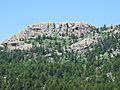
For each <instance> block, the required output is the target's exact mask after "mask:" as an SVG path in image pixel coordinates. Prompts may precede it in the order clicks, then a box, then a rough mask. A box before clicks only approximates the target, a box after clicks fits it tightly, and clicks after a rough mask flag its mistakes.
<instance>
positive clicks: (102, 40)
mask: <svg viewBox="0 0 120 90" xmlns="http://www.w3.org/2000/svg"><path fill="white" fill-rule="evenodd" d="M89 27H90V28H89ZM89 27H87V29H84V30H88V28H89V30H88V31H87V32H85V33H83V34H81V35H79V34H76V33H75V32H79V29H78V28H75V29H72V30H71V31H72V32H69V30H68V31H65V30H63V31H65V33H62V34H58V32H57V33H52V34H51V35H48V33H47V34H46V33H43V34H39V35H37V36H36V37H34V38H24V39H22V40H20V42H18V41H17V43H16V42H15V41H14V42H13V39H12V40H11V41H12V43H11V41H10V40H8V41H7V42H4V43H3V44H2V45H1V46H0V90H120V25H115V26H110V27H106V25H104V26H103V27H100V28H95V27H94V28H93V27H92V26H89ZM32 29H33V28H32ZM34 30H39V28H37V29H36V28H34ZM59 30H60V29H59ZM53 32H54V31H53ZM73 32H74V33H73ZM21 42H22V43H23V42H24V44H21ZM28 44H29V45H31V46H32V47H30V48H27V49H26V48H23V47H22V48H20V47H19V46H20V45H21V46H22V45H28ZM10 45H11V46H10ZM10 47H11V48H12V49H11V48H10Z"/></svg>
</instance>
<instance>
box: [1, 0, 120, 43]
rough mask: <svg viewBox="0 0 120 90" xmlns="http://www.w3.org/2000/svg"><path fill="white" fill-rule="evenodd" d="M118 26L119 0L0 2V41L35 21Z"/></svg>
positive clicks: (14, 0)
mask: <svg viewBox="0 0 120 90" xmlns="http://www.w3.org/2000/svg"><path fill="white" fill-rule="evenodd" d="M70 21H71V22H74V21H75V22H87V23H89V24H92V25H96V26H102V25H103V24H107V25H111V24H120V0H0V42H2V41H3V40H5V39H7V38H8V37H11V36H12V35H14V34H15V33H17V32H19V31H21V30H22V29H24V28H25V27H26V26H27V25H31V24H34V23H39V22H70Z"/></svg>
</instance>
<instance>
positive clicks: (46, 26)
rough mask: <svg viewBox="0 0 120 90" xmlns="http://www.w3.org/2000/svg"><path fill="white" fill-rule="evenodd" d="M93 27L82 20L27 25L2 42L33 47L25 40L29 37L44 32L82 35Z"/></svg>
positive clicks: (8, 44) (22, 46) (24, 47)
mask: <svg viewBox="0 0 120 90" xmlns="http://www.w3.org/2000/svg"><path fill="white" fill-rule="evenodd" d="M92 29H93V26H91V25H89V24H86V23H82V22H75V23H39V24H34V25H31V26H28V27H26V28H25V29H24V30H23V31H21V32H20V33H17V34H16V35H14V36H13V37H11V38H10V39H8V40H6V41H4V42H3V43H2V44H3V45H4V46H5V47H7V48H9V49H29V48H32V45H30V44H27V43H25V42H24V40H26V39H29V38H36V37H37V36H39V35H41V36H42V35H43V34H45V35H46V36H54V35H56V34H59V35H63V34H66V33H68V34H69V35H71V34H75V35H76V36H78V37H80V36H81V35H82V34H84V35H85V34H87V33H90V30H92Z"/></svg>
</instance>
